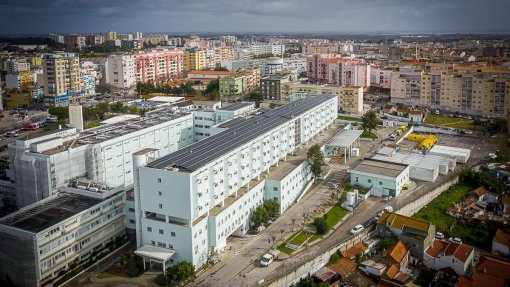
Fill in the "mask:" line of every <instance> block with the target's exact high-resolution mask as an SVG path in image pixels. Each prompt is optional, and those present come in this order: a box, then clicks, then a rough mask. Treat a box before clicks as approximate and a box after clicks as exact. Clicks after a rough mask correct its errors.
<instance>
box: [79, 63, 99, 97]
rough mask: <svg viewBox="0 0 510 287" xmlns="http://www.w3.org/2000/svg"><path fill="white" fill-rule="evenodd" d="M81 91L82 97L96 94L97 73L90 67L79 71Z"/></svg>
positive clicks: (84, 67)
mask: <svg viewBox="0 0 510 287" xmlns="http://www.w3.org/2000/svg"><path fill="white" fill-rule="evenodd" d="M80 81H81V85H82V87H81V90H82V91H83V94H84V95H94V94H96V85H97V84H98V83H99V76H98V74H97V71H96V70H95V69H94V67H92V66H83V67H82V68H81V70H80Z"/></svg>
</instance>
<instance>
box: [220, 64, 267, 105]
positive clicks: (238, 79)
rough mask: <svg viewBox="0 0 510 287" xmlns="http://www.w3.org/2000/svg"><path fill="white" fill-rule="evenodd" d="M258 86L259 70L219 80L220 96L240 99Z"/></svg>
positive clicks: (255, 69)
mask: <svg viewBox="0 0 510 287" xmlns="http://www.w3.org/2000/svg"><path fill="white" fill-rule="evenodd" d="M259 85H260V70H259V69H258V68H254V69H252V70H251V71H249V72H240V73H237V74H234V75H231V76H228V77H224V78H220V88H219V92H220V96H222V97H231V98H234V97H240V96H242V95H244V94H246V93H247V92H249V91H251V90H253V89H255V88H257V87H258V86H259Z"/></svg>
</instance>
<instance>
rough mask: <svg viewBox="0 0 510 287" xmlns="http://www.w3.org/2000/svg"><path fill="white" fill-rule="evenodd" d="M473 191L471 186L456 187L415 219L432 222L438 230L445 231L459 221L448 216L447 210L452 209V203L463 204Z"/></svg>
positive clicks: (431, 203)
mask: <svg viewBox="0 0 510 287" xmlns="http://www.w3.org/2000/svg"><path fill="white" fill-rule="evenodd" d="M472 190H473V187H472V186H470V185H454V186H452V187H450V188H449V189H448V190H447V191H445V192H443V193H441V194H440V195H439V196H438V197H436V198H435V199H434V200H432V201H431V202H430V203H429V204H427V205H426V206H425V207H423V208H422V209H420V211H418V212H417V213H416V214H414V215H413V217H414V218H418V219H422V220H426V221H430V222H432V223H433V224H434V225H435V226H436V228H437V229H438V230H444V231H445V230H447V229H448V228H450V226H452V225H453V224H455V222H456V221H457V219H455V218H453V217H451V216H449V215H447V214H446V210H447V209H448V208H450V207H451V205H452V202H455V203H458V202H461V201H462V199H463V198H464V197H465V196H466V195H467V194H468V193H469V192H470V191H472Z"/></svg>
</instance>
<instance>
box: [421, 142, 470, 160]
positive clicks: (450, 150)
mask: <svg viewBox="0 0 510 287" xmlns="http://www.w3.org/2000/svg"><path fill="white" fill-rule="evenodd" d="M429 154H432V155H439V156H443V157H448V158H452V159H455V161H456V162H460V163H466V162H467V161H468V159H469V156H470V155H471V150H469V149H465V148H458V147H451V146H444V145H435V146H433V147H432V148H431V149H430V151H429Z"/></svg>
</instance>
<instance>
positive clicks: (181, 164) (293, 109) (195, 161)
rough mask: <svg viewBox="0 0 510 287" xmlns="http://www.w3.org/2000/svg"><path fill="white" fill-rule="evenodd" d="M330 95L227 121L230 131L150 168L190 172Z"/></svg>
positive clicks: (174, 154)
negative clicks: (171, 168)
mask: <svg viewBox="0 0 510 287" xmlns="http://www.w3.org/2000/svg"><path fill="white" fill-rule="evenodd" d="M331 98H333V96H325V95H321V96H314V97H307V98H304V99H300V100H297V101H294V102H292V103H290V104H287V105H285V106H282V107H280V108H278V109H275V110H270V111H266V112H264V113H261V114H259V115H257V116H255V117H252V118H248V119H234V120H232V121H229V122H225V123H224V124H222V126H223V127H227V128H228V129H227V130H225V131H223V132H220V133H218V134H215V135H212V136H210V137H208V138H206V139H204V140H201V141H199V142H196V143H194V144H192V145H189V146H187V147H185V148H182V149H180V150H178V151H176V152H174V153H171V154H169V155H166V156H164V157H161V158H159V159H157V160H155V161H153V162H151V163H149V164H148V165H147V166H148V167H151V168H167V167H177V168H181V169H185V170H189V171H194V170H197V169H199V168H201V167H202V166H204V165H206V164H207V163H209V162H212V161H214V160H215V159H217V158H219V157H221V156H222V155H224V154H227V153H229V152H231V151H232V150H234V149H236V148H238V147H239V146H241V145H243V144H245V143H247V142H249V141H251V140H253V139H254V138H257V137H258V136H260V135H262V134H264V133H266V132H268V131H270V130H273V129H275V128H276V127H278V126H280V125H282V124H284V123H285V122H287V121H289V120H290V119H292V118H294V117H296V116H300V115H301V114H303V113H305V112H307V111H309V110H310V109H312V108H314V107H316V106H318V105H320V104H322V103H324V102H326V101H328V100H330V99H331Z"/></svg>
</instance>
